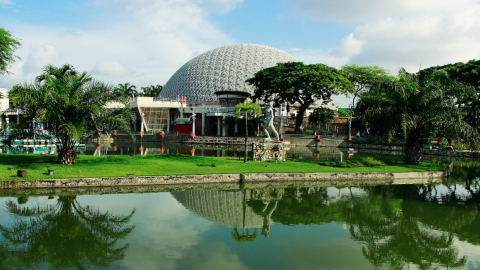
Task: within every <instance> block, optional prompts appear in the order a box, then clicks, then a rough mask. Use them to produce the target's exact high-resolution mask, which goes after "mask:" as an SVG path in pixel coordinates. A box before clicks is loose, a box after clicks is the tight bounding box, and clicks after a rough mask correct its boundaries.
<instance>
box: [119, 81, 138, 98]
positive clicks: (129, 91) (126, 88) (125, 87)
mask: <svg viewBox="0 0 480 270" xmlns="http://www.w3.org/2000/svg"><path fill="white" fill-rule="evenodd" d="M115 93H116V95H117V97H119V98H129V97H134V96H136V95H137V87H136V86H135V85H130V83H125V84H121V83H119V84H118V86H117V87H116V88H115Z"/></svg>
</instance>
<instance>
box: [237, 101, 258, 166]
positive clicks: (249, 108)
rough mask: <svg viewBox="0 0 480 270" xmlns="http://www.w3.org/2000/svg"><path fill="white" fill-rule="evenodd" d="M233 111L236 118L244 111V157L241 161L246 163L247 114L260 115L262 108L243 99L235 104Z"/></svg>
mask: <svg viewBox="0 0 480 270" xmlns="http://www.w3.org/2000/svg"><path fill="white" fill-rule="evenodd" d="M235 112H236V114H237V118H239V117H240V113H241V112H245V157H244V161H243V162H244V163H247V156H248V147H247V140H248V125H247V122H248V115H249V114H252V113H253V114H254V116H257V115H260V114H261V113H262V109H260V106H259V105H258V104H251V103H250V102H248V101H246V100H245V101H244V102H243V103H239V104H237V106H235Z"/></svg>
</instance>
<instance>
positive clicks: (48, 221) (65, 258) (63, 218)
mask: <svg viewBox="0 0 480 270" xmlns="http://www.w3.org/2000/svg"><path fill="white" fill-rule="evenodd" d="M6 208H7V209H8V211H9V212H10V213H12V214H13V215H14V217H15V221H14V223H13V225H11V226H9V227H6V226H2V225H0V232H1V233H2V236H3V237H4V239H5V240H4V241H3V243H1V244H0V258H3V259H5V260H2V262H0V266H2V267H5V269H10V268H11V269H14V268H15V269H17V268H16V267H18V269H20V268H26V269H37V268H40V267H41V266H43V265H44V264H46V263H48V264H49V267H48V268H50V269H65V268H75V269H88V268H90V267H92V266H95V267H99V268H106V267H108V266H109V265H110V264H111V263H112V262H114V261H117V260H121V259H122V258H123V257H124V256H125V250H126V249H127V248H128V244H124V245H123V246H117V241H118V240H120V239H125V237H127V236H128V235H129V234H130V233H131V232H132V231H133V229H134V228H135V226H131V227H127V228H125V225H126V224H128V223H129V222H130V219H131V218H132V216H133V214H134V213H135V209H134V210H133V211H132V212H131V213H130V214H129V215H127V216H116V215H113V214H111V213H109V212H106V213H102V212H100V211H99V210H96V209H94V208H93V207H90V206H87V207H84V206H82V205H80V204H79V203H78V201H77V199H76V196H60V197H59V198H58V201H57V204H56V205H51V206H47V207H41V206H36V207H32V208H28V207H21V206H19V205H18V204H16V203H15V202H13V201H9V202H7V203H6ZM6 254H8V256H4V255H6ZM42 268H43V267H42ZM2 269H3V268H2Z"/></svg>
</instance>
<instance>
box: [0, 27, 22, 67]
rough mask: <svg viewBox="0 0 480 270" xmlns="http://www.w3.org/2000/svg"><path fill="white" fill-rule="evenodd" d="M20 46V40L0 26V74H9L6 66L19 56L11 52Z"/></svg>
mask: <svg viewBox="0 0 480 270" xmlns="http://www.w3.org/2000/svg"><path fill="white" fill-rule="evenodd" d="M20 46H21V43H20V41H18V40H17V39H15V37H14V36H12V34H11V33H10V32H8V31H7V30H5V29H4V28H2V27H0V74H2V75H4V74H5V73H6V74H10V72H9V71H8V67H9V65H10V64H12V63H13V62H15V59H20V57H18V56H16V55H13V53H14V52H15V51H16V50H17V49H18V48H19V47H20Z"/></svg>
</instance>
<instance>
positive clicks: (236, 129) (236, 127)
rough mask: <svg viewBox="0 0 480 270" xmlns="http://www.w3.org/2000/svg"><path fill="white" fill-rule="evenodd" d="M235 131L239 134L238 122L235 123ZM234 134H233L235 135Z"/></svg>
mask: <svg viewBox="0 0 480 270" xmlns="http://www.w3.org/2000/svg"><path fill="white" fill-rule="evenodd" d="M234 133H235V134H237V133H238V123H235V130H234ZM235 134H233V135H235Z"/></svg>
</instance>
